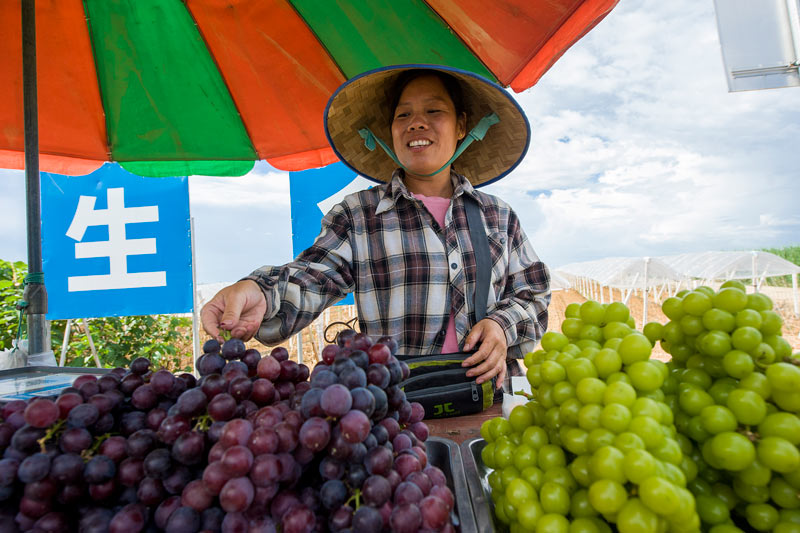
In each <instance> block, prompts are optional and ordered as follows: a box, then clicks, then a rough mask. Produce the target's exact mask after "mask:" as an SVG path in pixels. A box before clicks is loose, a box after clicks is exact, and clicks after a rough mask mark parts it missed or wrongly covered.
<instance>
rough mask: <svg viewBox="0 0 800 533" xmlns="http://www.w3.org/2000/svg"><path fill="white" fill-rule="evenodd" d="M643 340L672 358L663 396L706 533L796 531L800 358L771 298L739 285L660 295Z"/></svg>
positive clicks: (799, 525) (799, 514)
mask: <svg viewBox="0 0 800 533" xmlns="http://www.w3.org/2000/svg"><path fill="white" fill-rule="evenodd" d="M662 309H663V311H664V314H665V315H666V316H667V318H669V322H667V323H666V324H664V325H663V326H662V325H660V324H656V323H651V324H647V325H646V326H645V328H644V332H645V334H646V335H647V336H648V338H649V339H650V340H651V341H653V342H660V343H661V346H662V348H664V350H665V351H666V352H668V353H669V354H670V355H671V356H672V360H671V361H670V362H669V363H668V364H667V367H668V370H669V375H668V377H667V378H666V380H665V383H664V385H663V387H662V391H663V392H664V393H665V401H666V403H667V405H668V406H669V408H670V409H671V410H672V411H673V413H674V423H675V427H676V428H677V430H678V433H679V434H681V435H684V436H685V437H688V439H689V440H690V444H691V450H690V451H689V456H690V457H691V458H692V460H693V461H694V463H695V464H696V466H697V468H698V475H697V477H696V478H695V479H694V480H692V481H690V482H689V483H688V485H687V487H688V488H689V490H691V492H692V493H693V494H694V495H695V498H696V503H697V511H698V514H699V516H700V519H701V522H702V524H703V526H704V528H705V529H706V530H708V531H712V532H713V533H731V532H736V531H753V530H755V531H774V532H776V533H791V532H795V533H796V532H800V450H799V449H798V445H800V367H799V366H798V365H800V355H798V354H793V353H792V348H791V345H790V344H789V343H788V341H786V339H784V338H783V336H782V327H783V320H782V318H781V317H780V315H779V314H778V313H776V312H775V311H773V304H772V301H771V300H770V298H769V297H767V296H766V295H763V294H757V293H755V294H747V292H746V288H745V286H744V285H742V284H741V283H740V282H738V281H728V282H725V283H723V284H722V286H721V287H720V289H719V290H718V291H714V290H713V289H711V288H710V287H698V288H697V289H694V290H692V291H682V292H679V293H678V294H676V295H675V296H674V297H671V298H667V299H666V300H665V301H664V303H663V305H662Z"/></svg>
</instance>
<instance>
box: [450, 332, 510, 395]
mask: <svg viewBox="0 0 800 533" xmlns="http://www.w3.org/2000/svg"><path fill="white" fill-rule="evenodd" d="M478 343H480V347H479V348H478V351H477V352H475V353H474V354H472V355H471V356H470V357H468V358H467V359H465V360H464V362H463V363H462V364H461V366H474V365H478V366H476V367H474V368H470V369H469V371H467V377H475V376H478V378H477V383H478V384H481V383H483V382H484V381H489V380H490V379H492V378H493V377H495V376H497V388H498V389H499V388H500V387H502V386H503V381H504V380H505V378H506V351H507V349H508V345H507V344H506V335H505V333H504V332H503V328H502V327H500V324H498V323H497V322H495V321H494V320H492V319H490V318H484V319H483V320H481V321H480V322H478V323H477V324H475V326H474V327H473V328H472V330H471V331H470V332H469V334H468V335H467V340H466V341H465V342H464V351H468V350H470V349H472V348H473V347H474V346H475V345H477V344H478ZM478 363H480V364H478Z"/></svg>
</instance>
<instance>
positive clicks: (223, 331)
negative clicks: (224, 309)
mask: <svg viewBox="0 0 800 533" xmlns="http://www.w3.org/2000/svg"><path fill="white" fill-rule="evenodd" d="M219 335H220V337H222V339H223V340H226V341H229V340H231V332H230V331H228V330H227V329H221V330H219Z"/></svg>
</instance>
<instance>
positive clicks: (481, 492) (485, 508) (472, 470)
mask: <svg viewBox="0 0 800 533" xmlns="http://www.w3.org/2000/svg"><path fill="white" fill-rule="evenodd" d="M485 446H486V441H485V440H483V439H482V438H480V437H479V438H476V439H469V440H465V441H464V442H463V443H461V459H462V460H463V461H464V475H465V476H466V478H467V487H469V494H470V499H471V500H472V509H473V511H474V513H475V524H476V526H475V531H478V532H480V533H487V532H488V533H495V532H496V533H501V532H503V533H504V532H507V531H508V527H506V525H505V524H503V523H501V522H499V521H498V520H497V519H496V518H495V516H494V502H493V501H492V497H491V489H490V488H489V474H490V473H491V472H492V469H491V468H488V467H487V466H486V465H484V464H483V460H482V459H481V450H483V448H484V447H485Z"/></svg>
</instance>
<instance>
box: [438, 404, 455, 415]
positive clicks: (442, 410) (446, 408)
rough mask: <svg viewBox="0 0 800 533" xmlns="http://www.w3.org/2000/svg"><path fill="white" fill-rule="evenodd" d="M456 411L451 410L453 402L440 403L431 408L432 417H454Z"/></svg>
mask: <svg viewBox="0 0 800 533" xmlns="http://www.w3.org/2000/svg"><path fill="white" fill-rule="evenodd" d="M456 414H458V411H456V410H455V409H453V402H447V403H440V404H438V405H434V406H433V416H445V415H456Z"/></svg>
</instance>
